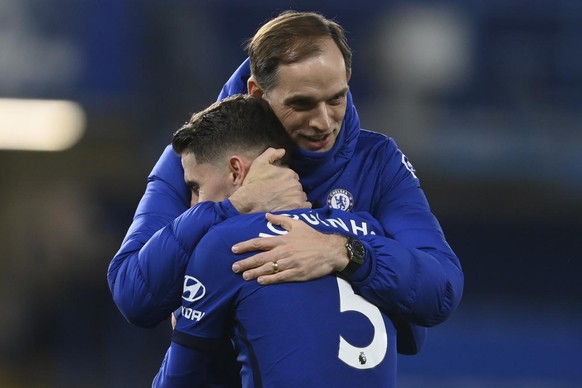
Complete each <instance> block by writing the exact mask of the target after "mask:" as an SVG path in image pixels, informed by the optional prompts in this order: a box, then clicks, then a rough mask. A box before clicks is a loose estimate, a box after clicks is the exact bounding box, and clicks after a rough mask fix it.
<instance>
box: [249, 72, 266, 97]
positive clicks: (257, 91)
mask: <svg viewBox="0 0 582 388" xmlns="http://www.w3.org/2000/svg"><path fill="white" fill-rule="evenodd" d="M247 90H248V91H249V94H252V95H253V96H255V97H263V89H261V87H260V86H259V84H258V83H257V80H256V79H255V76H254V75H251V77H250V78H249V80H248V81H247Z"/></svg>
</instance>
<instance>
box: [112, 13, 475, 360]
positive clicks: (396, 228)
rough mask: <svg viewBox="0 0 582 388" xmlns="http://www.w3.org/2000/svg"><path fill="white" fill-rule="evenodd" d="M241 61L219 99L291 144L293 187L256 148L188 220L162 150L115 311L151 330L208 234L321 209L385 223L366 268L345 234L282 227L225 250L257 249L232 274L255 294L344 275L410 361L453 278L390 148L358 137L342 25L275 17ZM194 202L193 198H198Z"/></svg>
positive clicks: (442, 310)
mask: <svg viewBox="0 0 582 388" xmlns="http://www.w3.org/2000/svg"><path fill="white" fill-rule="evenodd" d="M248 52H249V56H250V60H247V61H245V62H244V63H243V64H242V65H241V67H239V69H237V71H236V72H235V73H234V75H233V76H232V77H231V79H230V80H229V81H228V82H227V84H226V85H225V87H224V88H223V91H222V93H221V95H220V97H219V99H222V98H224V97H226V96H228V95H231V94H237V93H247V92H249V93H251V94H253V95H256V96H260V97H262V98H264V99H265V100H267V101H268V102H269V104H270V105H271V107H272V108H273V110H274V111H275V114H276V115H277V116H278V117H279V119H280V120H281V121H282V123H283V125H284V126H285V129H286V130H287V132H288V133H289V134H290V136H291V138H292V139H293V140H294V141H295V143H296V144H297V145H298V147H297V149H296V152H295V153H294V155H293V159H292V167H293V168H294V170H295V171H297V172H298V173H299V176H300V178H301V184H299V182H298V181H297V177H296V175H295V174H294V173H293V172H292V171H291V170H286V169H284V168H282V167H277V166H273V165H271V162H273V161H274V160H276V159H278V158H279V157H280V154H278V153H277V152H276V151H267V152H266V153H265V154H263V155H261V156H260V157H259V158H257V159H256V160H255V162H254V163H253V165H252V167H251V169H250V171H249V176H248V177H247V179H246V180H245V182H244V184H243V185H242V186H241V187H240V188H239V189H238V190H237V191H235V192H234V193H233V194H232V195H231V196H230V197H229V198H228V199H227V200H225V201H221V202H219V203H216V204H215V205H213V206H212V207H208V208H204V210H200V209H199V210H195V209H190V210H188V209H187V207H188V205H189V203H190V196H189V194H188V190H187V188H186V186H185V185H184V183H183V181H182V180H183V179H182V175H183V171H182V169H181V166H180V162H179V160H178V158H177V157H176V156H175V155H174V153H173V151H172V150H171V149H170V148H168V149H166V151H165V152H164V154H163V155H162V157H161V158H160V160H159V161H158V164H157V165H156V167H154V170H153V171H152V174H151V175H150V178H149V183H148V187H147V190H146V193H145V194H144V197H143V198H142V201H141V202H140V205H139V206H138V209H137V211H136V215H135V218H134V221H133V223H132V225H131V227H130V229H129V231H128V233H127V235H126V237H125V239H124V242H123V244H122V246H121V249H120V251H119V252H118V253H117V255H116V256H115V257H114V259H113V261H112V263H111V265H110V268H109V272H108V281H109V285H110V288H111V291H112V293H113V297H114V300H115V302H116V303H117V305H118V307H119V309H120V310H121V311H122V313H123V314H124V316H125V317H126V318H127V319H128V320H129V321H130V322H133V323H135V324H138V325H141V326H153V325H156V324H158V323H159V322H161V321H162V320H164V319H166V317H167V316H168V315H170V312H171V311H173V310H174V309H175V308H177V307H178V305H179V294H180V282H179V278H181V276H182V275H183V273H184V270H185V267H186V263H187V261H188V258H189V257H190V255H191V253H192V252H193V251H194V248H195V246H196V244H197V243H198V242H199V241H200V238H201V237H202V236H203V235H204V234H205V233H206V231H207V230H208V229H209V228H210V227H211V226H212V225H214V224H216V223H218V222H220V221H223V220H225V219H227V218H229V217H232V216H234V215H237V214H240V213H249V212H256V211H273V210H284V209H290V208H296V207H304V206H309V203H310V204H313V205H314V207H315V208H318V207H321V206H324V205H326V204H327V205H329V206H331V207H336V208H338V209H342V210H346V211H368V212H370V213H371V214H372V215H373V216H374V218H376V219H377V220H378V221H379V222H380V223H381V224H382V227H383V230H384V233H383V236H366V239H368V238H369V242H368V244H369V245H368V248H369V249H368V250H367V254H366V256H365V260H364V261H363V262H353V261H350V259H349V257H348V253H347V248H346V238H345V237H341V236H331V237H330V236H329V235H326V234H323V233H320V232H318V231H316V230H313V229H311V230H309V231H304V233H298V230H299V228H297V227H293V228H292V230H290V231H289V233H288V234H287V235H285V236H279V237H274V238H272V239H262V240H256V239H251V240H249V241H248V242H241V243H239V244H236V245H235V246H234V248H233V250H234V252H236V253H244V252H248V251H249V250H263V251H264V252H261V253H259V254H257V255H254V256H252V257H249V258H247V259H245V260H242V261H240V262H237V263H235V264H234V265H233V270H234V271H236V272H237V273H243V277H244V278H245V279H247V280H253V279H257V281H258V282H259V283H261V284H273V283H278V282H283V281H304V280H309V279H315V278H319V277H322V276H324V275H327V274H331V273H335V272H338V271H339V272H342V274H343V276H344V277H345V278H346V279H347V280H348V281H349V282H350V284H351V285H352V287H353V288H354V290H355V291H356V293H358V294H360V295H362V296H363V297H364V298H365V299H367V300H368V301H370V302H371V303H373V304H374V305H376V306H377V307H379V308H380V309H381V310H383V311H386V312H388V313H390V315H391V316H392V318H393V321H394V322H395V323H396V325H397V330H398V333H397V334H398V351H399V352H400V353H404V354H415V353H417V352H418V351H419V350H420V347H421V346H422V344H423V342H424V335H425V330H424V329H420V328H418V327H417V326H415V325H421V326H432V325H436V324H439V323H441V322H443V321H444V320H446V319H447V318H448V317H449V316H450V315H451V314H452V312H453V311H454V310H455V309H456V307H457V305H458V303H459V301H460V298H461V295H462V290H463V273H462V270H461V266H460V263H459V260H458V259H457V257H456V256H455V254H454V253H453V251H452V250H451V248H450V247H449V245H448V244H447V242H446V240H445V238H444V235H443V233H442V230H441V228H440V226H439V224H438V222H437V220H436V218H435V217H434V215H433V214H432V213H431V211H430V208H429V205H428V203H427V200H426V198H425V196H424V193H423V192H422V190H421V188H420V186H419V182H418V179H417V177H416V175H415V171H414V169H413V168H412V165H411V164H410V163H409V162H408V160H407V159H406V157H405V156H404V155H403V154H402V153H401V152H400V150H399V149H398V148H397V146H396V144H395V143H394V141H393V140H391V139H388V138H386V137H385V136H383V135H380V134H378V133H374V132H370V131H366V130H363V129H361V128H360V123H359V118H358V116H357V113H356V110H355V107H354V106H353V103H352V101H351V94H350V93H349V91H348V81H349V78H350V74H351V51H350V49H349V46H348V45H347V43H346V39H345V35H344V31H343V29H342V28H341V26H339V25H338V24H336V23H334V22H333V21H330V20H327V19H325V18H323V17H322V16H321V15H318V14H314V13H298V12H285V13H283V14H281V15H279V16H278V17H276V18H274V19H273V20H271V21H269V22H267V23H266V24H265V25H264V26H263V27H261V28H260V29H259V31H257V33H256V34H255V36H254V37H253V39H252V40H251V41H250V43H249V47H248ZM251 73H252V74H251ZM302 188H303V189H304V190H305V192H307V194H308V201H306V198H305V197H304V194H303V191H302ZM191 198H192V201H193V202H196V201H197V196H196V193H193V194H192V195H191ZM308 202H309V203H308ZM184 225H187V227H184ZM275 261H277V263H278V265H279V271H278V272H277V273H273V271H272V265H271V263H273V262H275Z"/></svg>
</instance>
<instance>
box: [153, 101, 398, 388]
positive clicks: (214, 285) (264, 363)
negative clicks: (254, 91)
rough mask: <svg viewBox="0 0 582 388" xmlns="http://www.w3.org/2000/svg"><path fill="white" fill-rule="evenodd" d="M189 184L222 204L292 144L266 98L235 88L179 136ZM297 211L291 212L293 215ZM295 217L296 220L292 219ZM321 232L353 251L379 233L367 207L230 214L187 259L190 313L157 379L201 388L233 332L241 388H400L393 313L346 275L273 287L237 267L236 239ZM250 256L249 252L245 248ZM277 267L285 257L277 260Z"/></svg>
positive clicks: (180, 321) (185, 300)
mask: <svg viewBox="0 0 582 388" xmlns="http://www.w3.org/2000/svg"><path fill="white" fill-rule="evenodd" d="M172 144H173V148H174V150H175V151H176V152H177V153H179V154H180V155H181V160H182V165H183V167H184V177H185V181H186V183H187V184H188V186H190V187H191V188H192V189H193V190H194V192H195V193H197V195H198V197H199V201H200V203H199V204H198V205H196V206H203V205H204V204H205V203H206V201H222V200H224V199H226V198H227V197H228V196H229V195H231V194H232V193H233V192H234V191H235V190H236V189H237V188H238V187H240V186H241V185H242V183H243V181H244V179H245V177H246V176H247V174H248V169H249V167H250V166H251V163H252V161H253V160H254V159H255V158H256V157H257V156H258V155H259V154H260V153H261V152H262V151H264V150H265V149H267V148H268V147H275V148H286V151H287V152H286V155H288V154H289V152H290V150H291V144H292V143H291V141H290V139H289V138H288V137H287V133H286V132H285V129H284V128H283V126H282V125H281V124H280V123H279V122H278V119H277V117H276V116H275V115H274V113H273V112H272V111H271V110H270V108H269V105H268V104H267V103H266V101H265V100H263V99H259V98H255V97H252V96H248V95H247V96H236V97H234V98H228V99H226V100H224V101H222V102H220V103H217V104H214V105H213V106H211V107H210V108H208V109H207V110H205V111H202V112H200V113H198V114H196V115H194V116H193V118H192V119H191V120H190V122H189V123H188V124H186V125H185V126H183V127H182V128H181V129H180V130H179V131H178V132H176V134H175V135H174V139H173V142H172ZM289 217H290V218H289ZM291 218H292V219H294V220H298V223H294V222H292V219H291ZM288 228H297V229H298V230H299V232H301V231H303V232H305V231H307V230H309V229H311V228H315V229H317V230H319V231H320V232H322V233H326V234H341V235H346V236H350V237H349V238H347V239H346V240H347V242H348V247H350V249H353V252H352V254H353V257H354V259H356V260H361V259H363V258H364V257H365V255H366V251H365V247H364V245H363V244H362V243H361V242H360V241H359V238H363V237H364V236H366V235H370V234H382V233H383V231H382V227H381V225H380V224H379V223H378V222H377V221H376V220H374V219H373V218H372V217H371V216H370V215H369V214H367V213H358V214H352V213H348V212H344V211H341V210H336V209H332V208H330V207H323V208H320V209H316V210H312V209H309V208H303V209H298V210H290V211H287V212H286V214H285V215H279V216H274V215H268V216H267V218H266V217H265V213H255V214H248V215H239V216H235V217H231V218H229V219H227V220H225V221H223V222H222V223H219V224H218V225H216V226H214V227H213V228H212V229H210V230H209V231H208V232H207V234H206V235H205V237H204V238H202V240H201V241H200V242H199V243H198V245H197V247H196V249H195V251H194V254H193V255H192V257H191V259H190V261H189V262H188V266H187V270H186V275H185V276H184V282H183V294H182V314H180V315H179V317H178V318H177V323H176V328H175V331H174V333H173V335H172V343H171V345H170V348H169V350H168V352H167V354H166V357H165V358H164V361H163V364H162V367H161V369H160V371H159V373H158V375H157V376H156V378H155V379H154V384H153V385H154V386H156V387H200V386H203V385H204V384H205V383H206V381H207V380H208V379H209V378H210V377H209V376H210V370H211V367H212V365H213V363H215V362H216V363H220V361H221V360H220V358H221V357H222V354H223V353H222V352H218V351H217V349H218V350H222V349H223V348H224V347H225V346H228V344H229V343H230V340H231V339H232V340H233V342H234V343H235V345H236V350H237V353H238V360H239V361H240V363H241V366H242V367H241V378H242V385H243V387H263V386H265V387H293V388H296V387H304V388H307V387H339V386H346V387H348V386H349V387H352V386H353V387H355V386H362V387H394V386H395V381H396V330H395V328H394V325H393V324H392V322H391V321H390V319H389V317H388V316H387V315H386V314H384V313H382V312H381V311H380V310H379V309H378V308H377V307H376V306H374V305H372V304H371V303H370V302H368V301H366V300H365V299H363V298H362V297H361V296H358V295H356V294H354V291H353V290H352V288H351V286H350V285H349V283H348V282H347V281H345V280H344V279H342V278H340V277H337V276H333V275H327V276H324V277H320V278H318V279H315V280H311V281H307V282H303V283H297V282H288V283H280V284H275V285H270V286H263V285H260V284H259V283H258V282H256V281H246V280H244V279H243V278H242V276H241V275H240V274H235V273H233V271H232V270H231V267H232V264H233V262H235V261H236V260H237V259H239V258H238V257H237V256H236V255H234V254H233V253H232V251H231V247H232V245H233V244H234V243H236V242H238V241H242V240H247V239H250V238H255V237H256V238H273V237H275V236H284V235H286V234H287V230H286V229H288ZM246 256H248V254H247V255H246ZM270 267H271V271H272V272H273V273H277V272H279V266H278V263H277V262H276V261H275V262H272V263H270Z"/></svg>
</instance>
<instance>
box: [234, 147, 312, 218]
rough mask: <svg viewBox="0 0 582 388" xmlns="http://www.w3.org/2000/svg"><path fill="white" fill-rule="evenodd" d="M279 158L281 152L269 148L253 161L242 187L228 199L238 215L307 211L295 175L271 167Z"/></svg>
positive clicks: (282, 153)
mask: <svg viewBox="0 0 582 388" xmlns="http://www.w3.org/2000/svg"><path fill="white" fill-rule="evenodd" d="M283 155H285V150H284V149H274V148H269V149H267V150H266V151H265V152H263V153H262V154H261V155H259V156H258V157H257V158H256V159H255V160H254V161H253V163H252V164H251V167H250V169H249V172H248V174H247V176H246V177H245V179H244V181H243V184H242V186H241V187H239V188H238V190H237V191H236V192H235V193H234V194H232V195H231V196H230V202H231V203H232V205H233V206H234V207H235V208H236V209H237V210H238V211H239V213H256V212H266V211H276V210H290V209H299V208H311V203H309V202H308V201H307V195H306V194H305V192H304V191H303V187H302V186H301V183H299V176H298V175H297V173H296V172H295V171H293V170H291V169H290V168H288V167H282V166H276V165H274V164H273V163H275V162H276V161H277V160H279V159H281V158H282V157H283Z"/></svg>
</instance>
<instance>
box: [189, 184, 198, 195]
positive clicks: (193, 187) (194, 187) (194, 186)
mask: <svg viewBox="0 0 582 388" xmlns="http://www.w3.org/2000/svg"><path fill="white" fill-rule="evenodd" d="M188 186H189V187H190V191H191V192H192V195H195V196H197V197H198V193H199V192H200V186H199V185H198V184H196V183H190V184H189V185H188Z"/></svg>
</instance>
